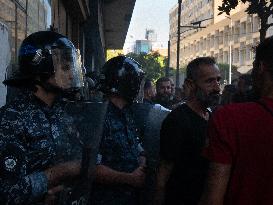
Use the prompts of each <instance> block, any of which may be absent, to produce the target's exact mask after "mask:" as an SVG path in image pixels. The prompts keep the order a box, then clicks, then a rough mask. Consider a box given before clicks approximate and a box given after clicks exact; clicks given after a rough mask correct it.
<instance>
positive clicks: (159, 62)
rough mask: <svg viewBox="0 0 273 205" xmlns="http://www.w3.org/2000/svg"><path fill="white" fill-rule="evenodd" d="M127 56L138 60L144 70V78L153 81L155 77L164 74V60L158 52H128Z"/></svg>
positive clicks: (157, 77)
mask: <svg viewBox="0 0 273 205" xmlns="http://www.w3.org/2000/svg"><path fill="white" fill-rule="evenodd" d="M126 56H129V57H131V58H133V59H135V60H136V61H138V62H139V63H140V64H141V65H142V67H143V70H144V72H145V78H147V79H150V80H152V81H153V82H155V81H156V80H157V79H159V78H161V77H163V76H164V75H165V67H166V60H165V57H163V56H161V55H160V54H159V53H158V52H153V53H148V54H146V53H140V54H135V53H128V54H127V55H126Z"/></svg>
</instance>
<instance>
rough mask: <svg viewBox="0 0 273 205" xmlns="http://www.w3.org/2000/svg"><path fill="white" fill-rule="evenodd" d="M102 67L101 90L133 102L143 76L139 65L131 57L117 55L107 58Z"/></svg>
mask: <svg viewBox="0 0 273 205" xmlns="http://www.w3.org/2000/svg"><path fill="white" fill-rule="evenodd" d="M102 69H103V77H104V79H103V81H102V87H101V90H102V92H104V93H105V94H108V95H109V94H113V95H118V96H121V97H123V98H124V99H126V100H127V101H128V102H133V100H134V99H135V98H136V96H137V95H138V92H139V89H140V85H141V82H142V79H143V77H144V72H143V70H142V69H141V65H140V64H139V63H138V62H137V61H135V60H134V59H132V58H129V57H126V56H117V57H114V58H111V59H110V60H108V61H107V62H106V63H105V64H104V66H103V68H102Z"/></svg>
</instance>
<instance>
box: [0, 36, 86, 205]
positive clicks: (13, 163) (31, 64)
mask: <svg viewBox="0 0 273 205" xmlns="http://www.w3.org/2000/svg"><path fill="white" fill-rule="evenodd" d="M18 60H19V74H17V75H16V76H12V77H10V78H9V79H7V80H6V81H4V83H5V84H6V85H9V86H15V87H18V88H23V89H22V91H21V93H20V94H19V95H18V97H16V98H15V99H14V100H13V101H12V102H10V103H8V104H6V105H5V106H4V107H2V108H1V112H0V113H1V115H0V204H47V203H49V201H50V200H53V199H54V197H55V194H57V192H59V191H61V190H62V184H63V183H66V182H67V181H68V179H69V180H73V178H74V177H77V176H78V175H79V174H80V160H79V159H75V160H74V161H66V159H65V158H67V159H68V158H69V157H67V156H68V155H73V154H74V151H73V148H74V147H77V146H78V144H79V143H80V142H79V140H78V138H77V133H76V131H75V129H74V128H73V121H72V119H71V118H69V116H67V115H66V113H65V112H64V110H63V102H62V100H61V99H60V95H61V94H62V93H63V92H67V91H68V90H72V89H77V88H79V87H80V86H81V85H82V75H81V72H82V71H81V64H80V61H79V55H78V54H77V51H76V49H75V47H74V46H73V44H72V42H71V41H70V40H68V38H66V37H65V36H63V35H60V34H58V33H55V32H51V31H41V32H37V33H33V34H31V35H30V36H28V37H27V38H26V39H25V40H24V41H23V42H22V45H21V47H20V50H19V56H18ZM78 151H80V150H78ZM54 200H55V199H54Z"/></svg>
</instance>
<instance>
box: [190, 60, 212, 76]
mask: <svg viewBox="0 0 273 205" xmlns="http://www.w3.org/2000/svg"><path fill="white" fill-rule="evenodd" d="M214 64H216V61H215V60H214V58H212V57H198V58H195V59H194V60H192V61H191V62H190V63H189V64H188V66H187V75H186V78H187V79H191V80H196V78H197V75H198V71H199V69H200V65H214Z"/></svg>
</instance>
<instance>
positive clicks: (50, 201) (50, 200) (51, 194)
mask: <svg viewBox="0 0 273 205" xmlns="http://www.w3.org/2000/svg"><path fill="white" fill-rule="evenodd" d="M63 189H64V186H63V185H59V186H56V187H53V188H51V189H49V190H48V192H47V195H46V196H45V200H44V204H45V205H54V202H55V200H56V194H57V193H59V192H61V191H62V190H63Z"/></svg>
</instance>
